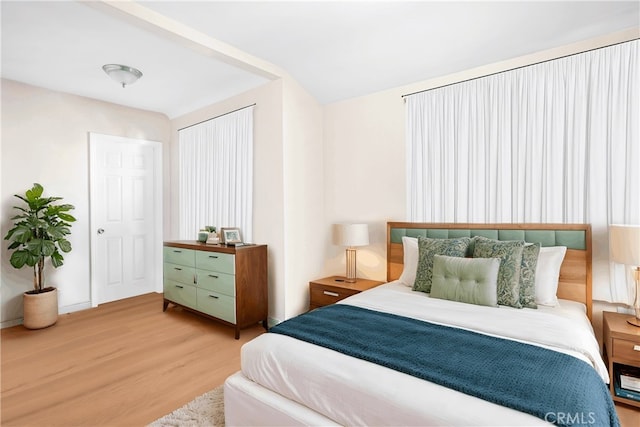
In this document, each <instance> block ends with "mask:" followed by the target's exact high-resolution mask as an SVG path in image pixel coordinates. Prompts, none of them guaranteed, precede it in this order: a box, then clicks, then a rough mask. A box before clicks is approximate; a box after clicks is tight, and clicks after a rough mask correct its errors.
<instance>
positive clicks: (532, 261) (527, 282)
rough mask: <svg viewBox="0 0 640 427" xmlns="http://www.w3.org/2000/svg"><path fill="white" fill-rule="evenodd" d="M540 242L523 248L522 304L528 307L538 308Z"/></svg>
mask: <svg viewBox="0 0 640 427" xmlns="http://www.w3.org/2000/svg"><path fill="white" fill-rule="evenodd" d="M539 253H540V243H534V244H531V245H525V246H524V248H523V249H522V264H520V305H522V306H523V307H527V308H538V304H536V267H537V266H538V254H539Z"/></svg>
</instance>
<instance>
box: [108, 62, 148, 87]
mask: <svg viewBox="0 0 640 427" xmlns="http://www.w3.org/2000/svg"><path fill="white" fill-rule="evenodd" d="M102 69H103V70H104V72H105V73H107V74H108V75H109V77H111V78H112V79H113V80H114V81H115V82H117V83H119V84H121V85H122V87H125V86H126V85H130V84H133V83H135V82H136V81H138V79H139V78H140V77H142V73H141V72H140V70H137V69H135V68H133V67H129V66H127V65H120V64H106V65H103V66H102Z"/></svg>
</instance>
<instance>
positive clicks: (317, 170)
mask: <svg viewBox="0 0 640 427" xmlns="http://www.w3.org/2000/svg"><path fill="white" fill-rule="evenodd" d="M283 99H284V103H283V106H284V108H283V154H284V176H283V178H284V224H285V228H284V234H285V277H286V291H285V292H286V293H285V310H284V317H279V318H278V319H279V320H284V319H287V318H290V317H293V316H295V315H298V314H300V313H303V312H305V311H307V310H308V309H309V281H310V280H312V279H314V278H317V277H321V276H320V275H321V273H322V268H323V263H324V241H323V238H322V236H323V235H324V234H325V232H326V227H325V225H324V179H323V163H324V161H323V147H322V142H323V137H322V136H323V131H322V127H323V122H322V107H321V106H320V104H318V102H317V101H316V100H315V99H314V98H313V97H312V96H310V95H309V94H308V93H307V92H306V91H305V90H304V89H302V87H301V86H300V85H299V84H298V83H297V82H296V81H295V80H293V79H291V78H285V79H284V93H283Z"/></svg>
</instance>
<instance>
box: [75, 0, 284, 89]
mask: <svg viewBox="0 0 640 427" xmlns="http://www.w3.org/2000/svg"><path fill="white" fill-rule="evenodd" d="M79 3H82V4H84V5H86V6H89V7H92V8H94V9H97V10H99V11H101V12H105V13H107V14H109V15H111V16H113V17H115V18H117V19H120V20H123V21H126V22H129V23H130V24H132V25H135V26H137V27H138V28H141V29H143V30H146V31H149V32H152V33H154V34H156V35H159V36H161V37H164V38H165V39H168V40H172V41H174V42H176V43H178V44H180V45H182V46H185V47H187V48H189V49H191V50H193V51H195V52H198V53H200V54H202V55H205V56H208V57H211V58H213V59H216V60H218V61H222V62H224V63H226V64H228V65H231V66H234V67H237V68H240V69H242V70H244V71H248V72H250V73H253V74H256V75H259V76H262V77H264V78H267V79H270V80H277V79H279V78H282V77H283V76H285V75H286V72H285V71H283V70H282V69H280V68H279V67H277V66H275V65H274V64H271V63H270V62H267V61H264V60H262V59H260V58H257V57H255V56H253V55H250V54H248V53H246V52H244V51H242V50H240V49H238V48H236V47H234V46H231V45H230V44H227V43H224V42H221V41H220V40H217V39H214V38H213V37H210V36H208V35H206V34H204V33H202V32H200V31H197V30H195V29H193V28H191V27H189V26H187V25H185V24H183V23H181V22H178V21H175V20H173V19H170V18H167V17H166V16H164V15H162V14H160V13H158V12H156V11H154V10H151V9H148V8H146V7H144V6H142V5H140V4H139V3H136V2H134V1H131V0H127V1H122V0H120V1H108V0H100V1H79Z"/></svg>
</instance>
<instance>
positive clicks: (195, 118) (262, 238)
mask: <svg viewBox="0 0 640 427" xmlns="http://www.w3.org/2000/svg"><path fill="white" fill-rule="evenodd" d="M282 91H283V87H282V80H276V81H273V82H270V83H267V84H265V85H263V86H260V87H258V88H256V89H253V90H250V91H247V92H245V93H242V94H240V95H237V96H234V97H232V98H229V99H227V100H225V101H222V102H219V103H216V104H214V105H211V106H208V107H205V108H202V109H200V110H197V111H194V112H191V113H189V114H185V115H183V116H180V117H177V118H175V119H173V120H172V121H171V174H170V181H171V184H170V188H171V196H170V204H171V207H172V208H171V230H170V232H169V233H168V234H167V235H165V240H171V239H175V238H176V237H177V236H178V224H179V222H178V215H179V214H178V203H179V193H178V162H177V160H178V158H177V153H178V130H179V129H181V128H184V127H186V126H190V125H192V124H195V123H199V122H201V121H203V120H208V119H211V118H213V117H216V116H219V115H221V114H224V113H228V112H229V111H233V110H236V109H238V108H242V107H245V106H247V105H251V104H254V103H255V104H256V106H255V107H254V115H253V117H254V122H253V129H254V130H253V132H254V172H255V175H254V182H253V191H254V196H253V237H254V241H255V243H261V244H267V245H268V258H269V263H268V268H269V316H270V317H273V318H276V319H284V312H285V294H286V292H285V272H284V265H285V249H284V184H283V175H284V172H283V169H284V159H283V144H282V140H283V136H282V133H283V130H282V120H283V119H282V109H283V107H282V103H283V101H282Z"/></svg>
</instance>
